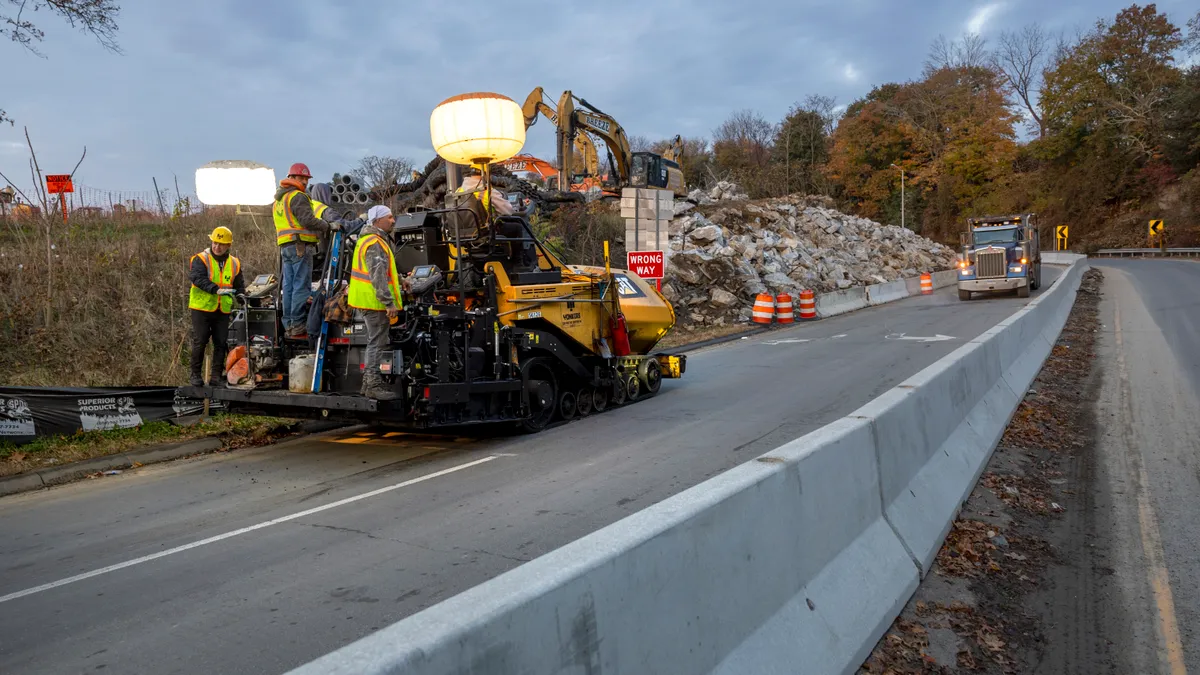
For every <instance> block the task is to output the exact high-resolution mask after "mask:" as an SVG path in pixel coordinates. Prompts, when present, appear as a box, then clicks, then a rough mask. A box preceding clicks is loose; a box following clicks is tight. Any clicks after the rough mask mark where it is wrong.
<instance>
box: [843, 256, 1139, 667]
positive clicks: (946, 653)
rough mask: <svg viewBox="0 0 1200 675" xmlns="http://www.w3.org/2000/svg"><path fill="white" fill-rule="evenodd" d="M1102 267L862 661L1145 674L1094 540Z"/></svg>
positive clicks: (1099, 509)
mask: <svg viewBox="0 0 1200 675" xmlns="http://www.w3.org/2000/svg"><path fill="white" fill-rule="evenodd" d="M1101 278H1102V275H1101V273H1100V272H1099V271H1097V270H1092V271H1089V272H1087V273H1086V274H1085V276H1084V279H1083V282H1082V284H1081V286H1080V289H1079V293H1078V297H1077V299H1076V303H1075V307H1074V309H1073V310H1072V313H1071V316H1070V318H1069V320H1068V321H1067V324H1066V326H1065V327H1064V329H1063V331H1062V333H1061V335H1060V336H1059V339H1058V341H1057V343H1056V344H1055V346H1054V349H1053V351H1052V353H1051V355H1050V357H1049V358H1048V359H1047V361H1046V363H1045V364H1044V365H1043V367H1042V370H1041V372H1040V373H1039V375H1038V377H1037V379H1036V380H1035V381H1034V383H1033V385H1032V386H1031V388H1030V390H1029V392H1027V394H1026V396H1025V397H1024V400H1023V401H1022V403H1021V404H1020V406H1019V407H1018V409H1017V411H1016V412H1015V413H1014V415H1013V418H1012V420H1011V421H1010V423H1009V426H1008V428H1007V430H1006V431H1005V434H1004V437H1003V438H1002V439H1001V442H1000V445H999V447H998V448H997V449H996V451H995V453H994V454H993V456H992V458H991V460H990V461H989V463H988V465H987V467H986V468H985V470H984V473H983V475H982V477H981V479H980V481H979V483H978V484H977V485H976V487H975V489H974V490H973V491H972V493H971V496H970V498H969V499H968V500H967V502H966V504H965V505H964V507H963V509H962V512H961V513H960V515H959V517H958V519H956V521H955V522H954V525H953V527H952V529H951V531H950V534H949V535H948V536H947V538H946V541H945V542H944V543H943V546H942V548H941V549H940V551H939V552H938V555H937V559H936V562H935V564H934V566H933V569H932V570H931V572H930V573H929V574H928V575H927V576H926V578H925V579H924V580H923V581H922V583H921V586H920V587H919V588H918V590H917V592H916V594H914V596H913V597H912V598H911V599H910V600H909V602H908V603H907V605H906V606H905V608H904V611H903V612H902V613H901V615H900V616H899V617H898V618H897V619H896V621H895V622H894V623H893V625H892V627H891V628H890V629H889V630H888V631H887V633H886V634H885V635H884V637H883V638H882V639H881V640H880V641H879V643H878V644H877V645H876V647H875V649H874V650H873V652H872V653H871V655H870V657H869V658H868V659H867V660H866V662H865V663H864V664H863V666H862V667H861V668H860V671H859V672H860V673H892V674H894V675H900V674H907V673H939V674H941V673H960V672H963V673H965V672H972V673H980V672H982V673H1030V672H1039V673H1081V674H1082V673H1089V674H1099V673H1112V674H1114V675H1116V674H1117V673H1130V672H1140V671H1137V670H1136V669H1131V668H1130V667H1129V666H1130V663H1128V662H1127V660H1126V657H1125V654H1126V648H1127V647H1128V644H1127V643H1126V642H1127V640H1128V639H1129V638H1125V639H1124V640H1122V641H1117V642H1113V641H1108V640H1106V639H1105V638H1110V637H1111V636H1114V635H1122V633H1121V630H1122V627H1123V626H1125V625H1128V622H1129V621H1128V618H1127V617H1126V616H1124V614H1123V612H1124V608H1123V607H1121V606H1120V605H1117V604H1113V603H1111V602H1109V601H1110V599H1111V596H1112V593H1113V588H1112V583H1111V580H1109V578H1108V576H1109V572H1108V570H1109V567H1108V562H1107V559H1108V552H1107V551H1106V550H1105V549H1104V548H1103V546H1095V545H1094V544H1095V543H1098V542H1101V541H1102V539H1100V538H1098V537H1096V536H1094V535H1095V533H1096V532H1097V531H1098V530H1100V529H1101V528H1104V527H1106V526H1107V525H1106V523H1105V522H1104V520H1103V518H1102V517H1101V516H1102V515H1103V514H1104V513H1105V510H1104V508H1103V506H1104V505H1103V504H1097V503H1092V501H1091V498H1092V494H1093V490H1091V483H1093V482H1095V480H1096V479H1095V475H1094V469H1095V465H1096V460H1095V444H1094V443H1093V439H1094V438H1095V435H1096V433H1095V420H1094V415H1093V409H1092V402H1093V401H1095V399H1096V396H1097V392H1098V391H1099V388H1100V382H1101V380H1100V371H1099V369H1098V368H1096V367H1095V354H1094V349H1095V344H1096V336H1097V330H1098V327H1099V320H1098V317H1099V305H1100V284H1101ZM1102 498H1103V497H1102ZM1084 615H1086V618H1085V619H1084V620H1083V622H1079V618H1078V617H1080V616H1084ZM1067 617H1070V618H1067ZM1124 635H1128V633H1124Z"/></svg>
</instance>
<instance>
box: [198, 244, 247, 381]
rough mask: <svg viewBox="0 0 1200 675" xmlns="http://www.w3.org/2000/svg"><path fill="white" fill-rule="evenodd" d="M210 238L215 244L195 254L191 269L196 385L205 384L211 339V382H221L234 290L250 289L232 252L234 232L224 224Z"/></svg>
mask: <svg viewBox="0 0 1200 675" xmlns="http://www.w3.org/2000/svg"><path fill="white" fill-rule="evenodd" d="M208 238H209V240H210V241H211V242H212V243H211V245H209V247H208V248H206V249H204V250H203V251H201V252H199V253H197V254H196V255H194V256H192V260H191V270H190V272H189V273H188V277H189V278H190V279H191V282H192V287H191V290H190V291H189V292H188V309H190V310H191V315H192V363H191V366H192V368H191V385H192V386H194V387H201V386H204V376H203V374H202V373H201V371H202V370H203V368H204V350H205V348H207V347H208V343H209V340H212V343H213V355H212V365H211V367H210V370H209V375H210V377H209V384H210V385H212V386H221V377H222V375H223V373H224V371H225V351H226V347H227V346H226V343H227V342H228V341H229V314H230V312H232V311H233V298H234V294H244V293H245V292H246V282H245V280H244V279H243V278H242V261H240V260H238V259H237V258H236V257H234V256H233V255H231V254H230V253H229V250H230V249H231V248H232V247H233V232H232V231H230V229H229V228H228V227H225V226H224V225H222V226H220V227H218V228H216V229H215V230H213V231H212V234H210V235H209V237H208Z"/></svg>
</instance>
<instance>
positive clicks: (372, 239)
mask: <svg viewBox="0 0 1200 675" xmlns="http://www.w3.org/2000/svg"><path fill="white" fill-rule="evenodd" d="M395 225H396V217H395V216H393V215H392V211H391V209H389V208H388V207H386V206H372V207H371V209H370V210H369V211H367V224H366V226H365V227H363V229H362V230H361V231H360V232H359V234H358V243H357V244H355V246H354V259H353V262H352V264H351V268H350V290H349V291H348V293H347V295H346V302H347V304H349V305H350V306H351V307H354V308H355V309H358V310H360V311H361V312H362V314H363V321H364V322H365V323H366V325H367V354H366V363H365V364H364V368H363V386H362V390H361V393H362V394H363V395H364V396H367V397H370V398H373V399H375V400H378V401H391V400H394V399H395V398H396V393H395V392H394V391H391V390H389V389H388V388H387V386H386V385H385V384H384V382H383V376H382V375H381V373H380V372H379V364H380V361H381V358H380V357H381V356H382V355H383V352H384V350H386V349H387V348H388V346H389V344H390V342H391V340H390V337H389V335H388V331H389V329H390V328H391V323H392V320H393V319H395V318H396V317H397V316H399V314H400V310H401V308H403V307H404V296H403V291H402V290H401V288H402V285H401V283H402V282H401V279H400V274H399V271H398V270H397V269H396V253H395V251H394V250H393V249H392V237H391V233H392V228H393V227H395Z"/></svg>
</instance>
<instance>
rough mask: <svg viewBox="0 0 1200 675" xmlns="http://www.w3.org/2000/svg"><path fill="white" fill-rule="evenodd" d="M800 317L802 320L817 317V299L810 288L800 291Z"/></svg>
mask: <svg viewBox="0 0 1200 675" xmlns="http://www.w3.org/2000/svg"><path fill="white" fill-rule="evenodd" d="M800 318H801V319H802V320H808V319H815V318H817V300H816V297H815V296H814V295H813V292H812V291H810V290H803V291H800Z"/></svg>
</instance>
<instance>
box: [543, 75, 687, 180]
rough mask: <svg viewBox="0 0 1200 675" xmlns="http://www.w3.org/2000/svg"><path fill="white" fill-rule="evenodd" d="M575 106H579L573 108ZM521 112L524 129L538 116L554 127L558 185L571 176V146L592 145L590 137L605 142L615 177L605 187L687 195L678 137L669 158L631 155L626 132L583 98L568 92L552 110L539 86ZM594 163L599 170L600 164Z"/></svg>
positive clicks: (633, 153)
mask: <svg viewBox="0 0 1200 675" xmlns="http://www.w3.org/2000/svg"><path fill="white" fill-rule="evenodd" d="M576 103H578V104H579V107H576ZM522 112H523V113H524V115H525V128H526V129H528V128H529V127H530V126H532V125H533V124H534V123H536V122H537V117H538V114H539V113H540V114H541V115H542V116H544V117H546V118H548V119H549V120H550V121H551V122H553V123H554V124H555V126H556V138H557V141H558V147H557V153H558V165H559V169H558V172H559V184H560V185H561V184H566V179H567V177H568V176H571V175H572V173H571V169H572V166H571V165H572V163H573V160H574V153H573V152H572V148H573V146H574V145H575V144H577V143H578V142H579V141H578V139H579V138H586V139H587V140H586V141H585V145H586V144H587V143H591V138H590V137H589V135H590V136H595V137H597V138H599V139H600V140H602V141H604V145H605V147H606V148H607V151H608V157H609V164H610V165H611V166H612V167H613V169H614V173H615V175H614V176H613V177H612V180H610V181H609V182H608V184H607V185H605V187H613V188H623V187H640V188H659V189H666V190H671V191H672V192H674V193H675V194H676V195H678V196H683V195H685V194H687V189H686V188H685V186H684V182H683V171H682V170H681V169H680V167H679V163H678V158H679V155H680V154H682V147H683V143H682V139H680V138H679V137H678V136H676V138H675V142H674V143H673V144H672V147H671V148H670V152H669V154H670V155H671V156H670V157H667V156H663V155H659V154H656V153H653V152H633V151H631V150H630V147H629V138H628V137H627V136H626V135H625V129H624V128H623V127H621V125H620V124H618V123H617V121H616V120H615V119H613V117H612V116H610V115H608V114H606V113H605V112H604V111H602V110H600V109H599V108H597V107H596V106H593V105H592V104H590V103H588V102H587V100H586V99H583V98H577V97H576V96H575V95H574V94H573V93H572V92H571V91H570V90H568V91H565V92H563V94H562V96H560V97H559V99H558V103H557V105H556V106H555V107H553V108H552V107H550V104H549V103H547V102H546V101H545V91H544V90H543V89H542V87H537V88H536V89H534V90H533V91H532V92H530V93H529V96H528V97H526V99H525V104H524V105H523V106H522ZM593 150H594V144H593ZM583 155H584V157H585V161H586V162H587V163H588V164H589V166H588V169H589V171H590V172H593V173H592V175H595V170H594V169H593V168H592V167H591V166H590V164H591V160H590V159H589V155H588V153H587V151H586V150H584V152H583ZM592 156H595V155H592ZM596 164H597V167H596V168H597V169H598V164H599V162H598V161H597V162H596Z"/></svg>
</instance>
